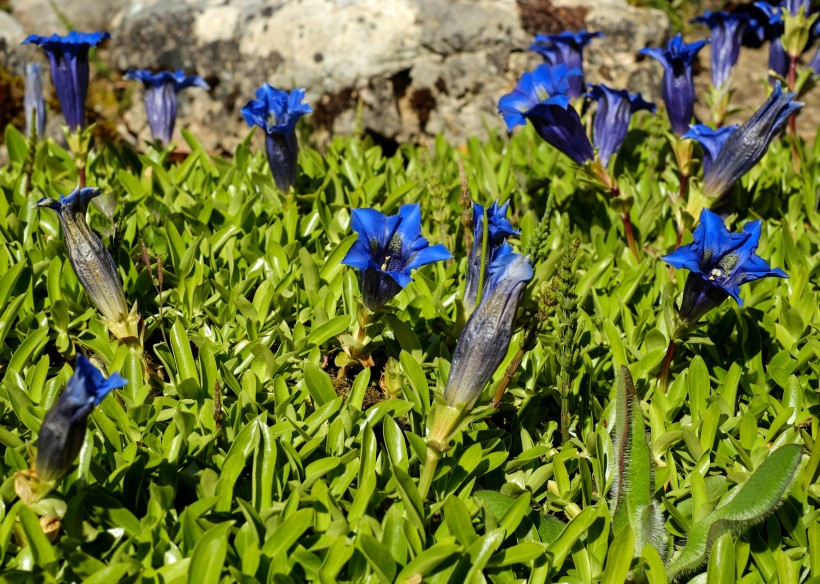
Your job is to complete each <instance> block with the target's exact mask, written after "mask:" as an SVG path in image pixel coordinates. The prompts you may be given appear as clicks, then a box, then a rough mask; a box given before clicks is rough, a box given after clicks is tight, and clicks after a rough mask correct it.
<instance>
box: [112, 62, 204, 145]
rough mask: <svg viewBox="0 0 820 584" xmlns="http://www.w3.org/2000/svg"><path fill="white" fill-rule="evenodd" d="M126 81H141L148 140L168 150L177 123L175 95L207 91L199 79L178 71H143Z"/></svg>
mask: <svg viewBox="0 0 820 584" xmlns="http://www.w3.org/2000/svg"><path fill="white" fill-rule="evenodd" d="M125 77H126V78H127V79H134V80H136V81H141V82H142V85H143V87H144V88H145V113H146V115H147V116H148V125H149V126H151V136H152V137H153V138H154V140H159V141H160V142H162V144H163V145H164V146H167V145H168V143H169V142H170V141H171V137H172V136H173V134H174V124H175V123H176V120H177V94H178V93H179V92H180V91H181V90H183V89H185V88H187V87H193V86H196V87H202V88H203V89H210V87H209V86H208V84H207V83H205V80H204V79H202V77H199V76H198V75H190V76H186V75H185V74H184V73H183V72H182V71H181V70H180V71H177V72H176V73H174V72H172V71H160V72H158V73H151V71H148V70H146V69H139V70H133V69H132V70H131V71H129V72H128V73H126V74H125Z"/></svg>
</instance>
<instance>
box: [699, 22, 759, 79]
mask: <svg viewBox="0 0 820 584" xmlns="http://www.w3.org/2000/svg"><path fill="white" fill-rule="evenodd" d="M692 22H700V23H702V24H705V25H706V26H708V27H709V30H710V31H712V56H711V59H712V85H713V86H715V87H717V88H721V87H723V86H724V85H725V84H726V83H727V82H728V81H729V76H730V75H731V74H732V69H733V68H734V66H735V65H736V64H737V59H738V57H739V56H740V44H741V40H742V39H743V33H744V31H745V30H746V27H747V26H748V24H749V16H748V15H747V14H744V13H740V12H738V13H734V12H724V11H722V10H720V11H716V12H709V11H706V12H705V13H704V14H703V15H702V16H698V17H696V18H695V19H694V20H693V21H692Z"/></svg>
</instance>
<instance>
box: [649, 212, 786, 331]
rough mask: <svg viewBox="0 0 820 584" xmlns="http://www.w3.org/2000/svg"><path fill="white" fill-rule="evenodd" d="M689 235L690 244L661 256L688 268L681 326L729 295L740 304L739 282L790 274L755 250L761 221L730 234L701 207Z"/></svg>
mask: <svg viewBox="0 0 820 584" xmlns="http://www.w3.org/2000/svg"><path fill="white" fill-rule="evenodd" d="M692 238H693V241H692V243H690V244H688V245H684V246H681V247H679V248H678V249H676V250H675V251H674V252H672V253H671V254H669V255H667V256H664V257H663V261H665V262H666V263H668V264H669V265H671V266H674V267H675V268H678V269H681V268H686V269H687V270H689V276H688V277H687V278H686V285H685V286H684V289H683V301H682V302H681V307H680V317H681V321H682V322H683V324H684V325H687V326H688V325H691V324H694V323H696V322H697V321H698V320H700V318H701V317H702V316H703V315H704V314H706V313H707V312H709V311H710V310H712V309H713V308H715V307H716V306H718V305H719V304H720V303H721V302H723V301H724V300H726V299H727V298H729V297H730V296H731V297H732V298H734V299H735V301H736V302H737V304H738V306H743V299H741V298H740V289H739V286H740V285H741V284H745V283H746V282H751V281H753V280H757V279H759V278H766V277H770V276H773V277H777V278H788V277H789V276H788V275H787V274H786V273H785V272H784V271H783V270H781V269H780V268H774V269H772V268H770V267H769V265H768V264H767V263H766V261H765V260H764V259H763V258H761V257H760V256H758V255H757V254H755V253H754V252H755V250H756V249H757V246H758V245H759V244H760V220H757V221H750V222H748V223H746V224H745V225H744V226H743V231H742V232H740V233H731V232H730V231H729V230H728V229H726V226H725V225H724V224H723V220H722V219H721V218H720V216H719V215H716V214H715V213H713V212H712V211H710V210H709V209H704V210H703V211H701V214H700V224H699V225H698V226H697V227H695V230H694V231H693V232H692Z"/></svg>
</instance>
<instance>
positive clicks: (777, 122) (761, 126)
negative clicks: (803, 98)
mask: <svg viewBox="0 0 820 584" xmlns="http://www.w3.org/2000/svg"><path fill="white" fill-rule="evenodd" d="M795 95H797V94H796V93H783V91H782V90H781V88H780V82H779V81H778V82H777V84H776V85H775V88H774V91H772V93H771V95H770V96H769V98H768V99H767V100H766V102H765V103H764V104H763V105H762V106H761V107H760V109H759V110H757V111H756V112H755V113H754V114H753V115H752V117H751V118H749V119H748V120H746V122H745V123H744V124H743V125H742V126H740V127H739V128H738V129H737V130H735V131H734V132H732V134H731V135H730V136H729V137H728V138H727V139H726V142H725V143H724V144H723V147H722V148H721V149H720V152H719V153H718V155H717V157H716V158H715V161H714V163H713V164H712V168H711V169H710V170H709V172H707V173H706V175H705V176H704V177H703V192H704V194H705V195H706V196H707V197H714V198H717V197H720V196H721V195H723V194H724V193H725V192H726V191H728V190H729V188H731V186H732V185H733V184H734V183H735V181H737V180H738V179H739V178H740V177H741V176H743V175H744V174H746V173H747V172H748V171H749V170H750V169H751V168H752V167H753V166H754V165H755V164H757V163H758V161H760V159H761V158H763V155H764V154H765V153H766V151H767V150H768V149H769V145H770V144H771V143H772V140H774V138H775V136H777V135H778V134H779V133H780V131H781V130H782V129H783V128H784V127H785V125H786V123H787V122H788V120H789V116H790V115H792V113H794V112H796V111H797V110H799V109H800V108H801V107H803V104H802V103H800V102H799V101H792V98H794V96H795Z"/></svg>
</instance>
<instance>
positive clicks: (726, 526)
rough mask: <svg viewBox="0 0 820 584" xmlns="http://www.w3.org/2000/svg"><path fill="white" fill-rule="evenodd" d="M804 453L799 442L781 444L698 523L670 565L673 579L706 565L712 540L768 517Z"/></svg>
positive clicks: (669, 570) (738, 531) (669, 569)
mask: <svg viewBox="0 0 820 584" xmlns="http://www.w3.org/2000/svg"><path fill="white" fill-rule="evenodd" d="M800 456H801V448H800V446H799V445H797V444H787V445H785V446H781V447H780V448H778V449H777V450H775V451H774V452H772V453H771V454H770V455H769V457H768V458H767V459H766V460H765V461H764V462H763V464H761V465H760V466H759V467H758V468H757V469H756V470H755V471H754V472H753V473H752V475H751V476H750V477H749V479H748V480H747V481H746V482H745V483H743V484H742V485H740V486H738V487H736V488H735V490H734V491H732V492H731V493H729V496H728V497H727V498H726V499H725V500H724V501H723V503H722V504H721V505H720V506H719V507H717V508H716V509H715V510H714V511H712V512H711V513H710V514H709V515H707V516H706V517H704V518H703V519H702V520H701V521H699V522H698V523H696V524H695V525H694V527H692V530H691V531H690V532H689V534H688V537H687V539H686V545H685V546H684V548H683V549H682V550H681V551H680V553H678V555H677V556H675V558H674V559H673V560H672V562H671V563H670V564H669V566H668V567H667V573H668V575H669V579H670V581H672V580H674V579H675V578H676V577H678V576H680V575H682V574H686V573H688V572H692V571H694V570H697V569H698V568H699V567H700V566H701V565H703V563H704V562H706V560H707V558H708V557H709V551H710V550H711V549H712V544H714V542H715V541H716V540H717V539H718V538H719V537H720V536H721V535H723V534H724V533H727V532H729V531H731V532H733V533H735V534H741V533H743V532H744V531H746V530H747V529H749V527H751V526H753V525H755V524H757V523H760V522H761V521H763V520H764V519H765V518H766V517H768V516H769V514H770V513H772V512H773V511H774V510H775V508H776V507H777V506H778V504H779V503H780V500H781V497H782V496H783V493H784V492H785V491H786V489H787V488H788V486H789V485H790V484H791V482H792V479H793V478H794V474H795V473H796V472H797V467H798V465H799V464H800Z"/></svg>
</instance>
